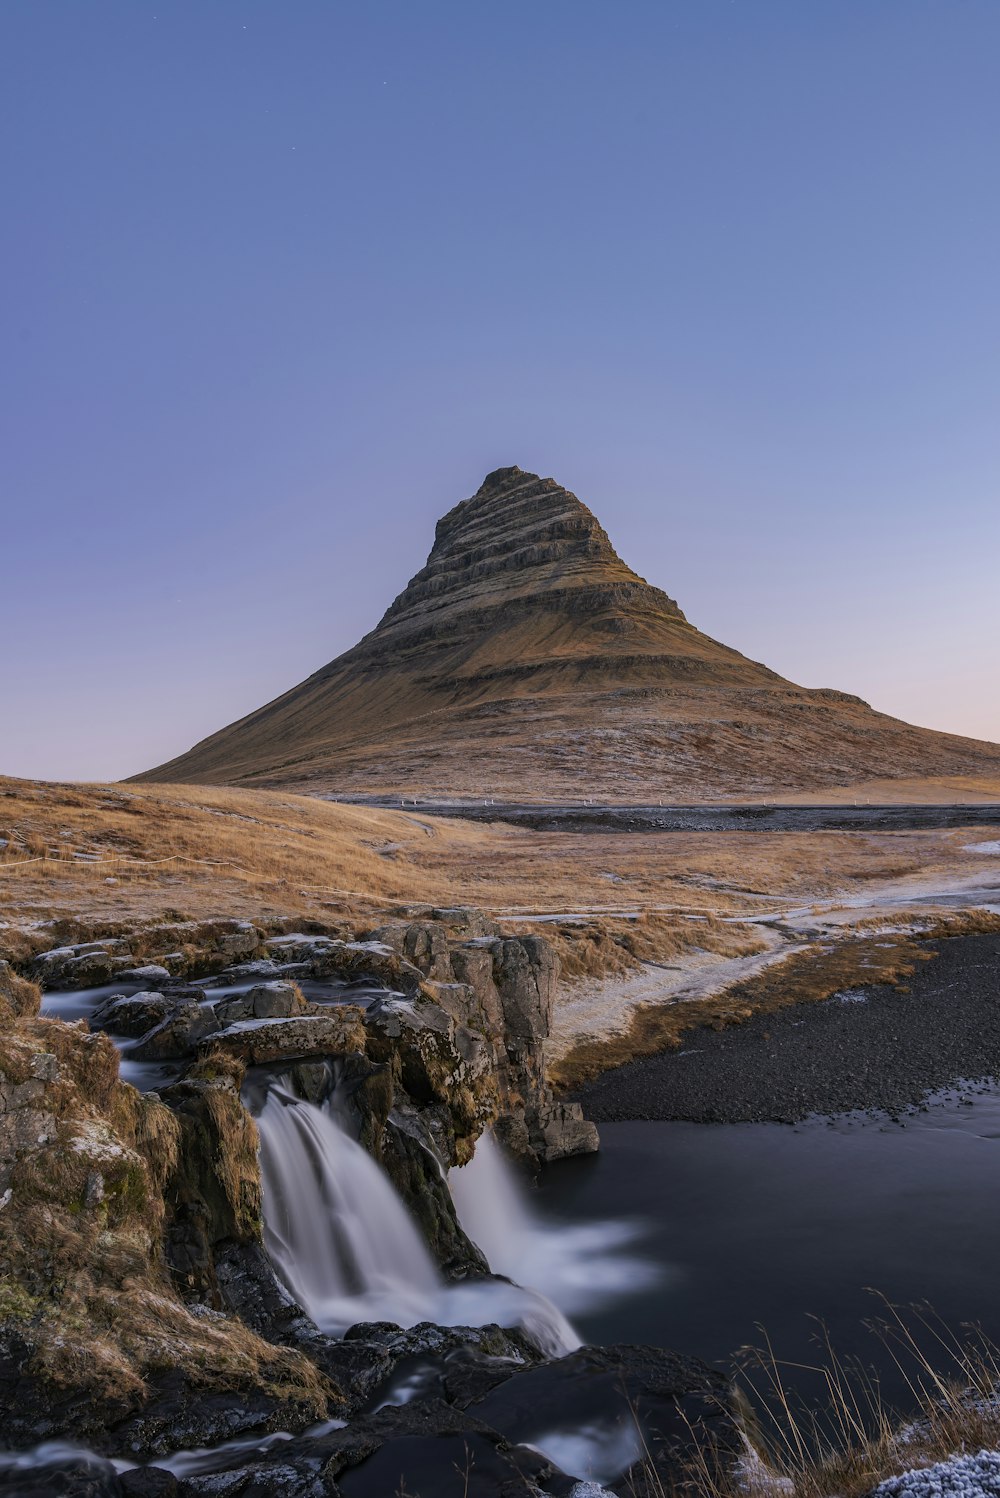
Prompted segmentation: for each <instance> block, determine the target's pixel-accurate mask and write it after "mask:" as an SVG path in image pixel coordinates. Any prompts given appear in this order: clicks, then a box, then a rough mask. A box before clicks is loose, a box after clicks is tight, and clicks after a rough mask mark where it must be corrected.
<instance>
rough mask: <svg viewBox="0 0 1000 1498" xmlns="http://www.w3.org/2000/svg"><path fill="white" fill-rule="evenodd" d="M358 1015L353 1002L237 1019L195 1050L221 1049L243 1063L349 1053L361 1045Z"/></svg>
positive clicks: (258, 1063) (361, 1046)
mask: <svg viewBox="0 0 1000 1498" xmlns="http://www.w3.org/2000/svg"><path fill="white" fill-rule="evenodd" d="M362 1015H363V1011H362V1010H361V1009H359V1008H358V1006H357V1005H356V1004H338V1005H336V1006H334V1007H331V1008H329V1009H325V1010H324V1011H323V1013H322V1014H301V1015H293V1016H292V1017H291V1018H289V1019H245V1020H238V1021H237V1022H236V1023H235V1024H233V1025H229V1026H228V1027H227V1028H226V1029H225V1030H220V1031H219V1032H218V1033H217V1034H213V1035H211V1036H210V1037H208V1038H206V1039H205V1040H203V1041H202V1042H201V1043H200V1045H199V1047H198V1050H199V1054H201V1055H207V1054H208V1053H209V1052H210V1051H213V1050H215V1051H224V1052H226V1053H228V1054H229V1055H231V1056H236V1057H239V1059H240V1060H241V1061H243V1062H244V1063H245V1064H246V1065H247V1066H262V1065H264V1064H265V1063H266V1062H270V1061H293V1060H295V1059H296V1058H298V1057H306V1056H344V1055H349V1054H350V1053H351V1052H353V1051H362V1050H364V1047H365V1031H364V1027H363V1026H362V1023H361V1020H362Z"/></svg>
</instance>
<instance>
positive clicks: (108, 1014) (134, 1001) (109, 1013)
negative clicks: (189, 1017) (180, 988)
mask: <svg viewBox="0 0 1000 1498" xmlns="http://www.w3.org/2000/svg"><path fill="white" fill-rule="evenodd" d="M176 1007H177V999H176V997H174V996H171V997H170V998H167V996H166V995H165V994H162V993H157V992H152V991H150V992H143V993H135V994H132V995H131V996H130V997H126V995H125V994H112V995H111V997H110V998H109V999H106V1000H105V1002H104V1003H103V1004H101V1006H100V1007H99V1008H98V1009H95V1010H94V1013H93V1014H92V1015H91V1018H90V1028H91V1029H92V1030H107V1031H108V1033H109V1034H110V1035H127V1036H140V1035H145V1034H147V1032H148V1031H150V1030H152V1029H154V1028H155V1027H156V1026H157V1025H160V1024H162V1023H163V1021H164V1020H165V1019H166V1018H167V1016H168V1015H169V1014H171V1013H173V1011H174V1010H175V1008H176Z"/></svg>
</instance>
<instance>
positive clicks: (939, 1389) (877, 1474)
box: [633, 1297, 1000, 1498]
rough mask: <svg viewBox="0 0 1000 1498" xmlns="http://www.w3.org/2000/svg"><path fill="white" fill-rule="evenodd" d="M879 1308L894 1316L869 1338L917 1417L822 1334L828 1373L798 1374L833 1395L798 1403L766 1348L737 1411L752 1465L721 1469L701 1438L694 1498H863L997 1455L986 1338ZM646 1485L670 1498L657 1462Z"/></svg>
mask: <svg viewBox="0 0 1000 1498" xmlns="http://www.w3.org/2000/svg"><path fill="white" fill-rule="evenodd" d="M879 1299H880V1300H881V1302H882V1305H883V1308H884V1309H883V1311H882V1312H881V1313H880V1315H879V1316H878V1317H877V1318H876V1319H875V1320H874V1321H873V1322H872V1323H871V1325H870V1330H871V1332H872V1334H873V1336H874V1337H875V1338H876V1339H877V1340H878V1342H879V1343H881V1346H882V1350H883V1354H888V1356H889V1358H890V1359H891V1361H892V1362H893V1364H894V1365H895V1366H896V1368H897V1369H898V1370H899V1372H900V1373H901V1374H902V1377H903V1381H904V1384H905V1386H906V1388H907V1391H908V1399H909V1403H910V1405H911V1413H910V1414H909V1415H908V1416H905V1417H904V1416H903V1415H901V1413H900V1412H899V1411H898V1410H896V1409H894V1408H892V1407H891V1406H890V1405H888V1404H887V1403H886V1401H885V1399H884V1398H883V1395H882V1393H881V1390H880V1387H879V1384H878V1381H877V1379H876V1378H875V1376H874V1375H873V1374H872V1373H871V1372H870V1371H869V1370H868V1369H867V1368H866V1367H864V1366H863V1365H861V1364H860V1363H859V1362H858V1361H857V1360H854V1361H851V1362H846V1361H844V1360H842V1359H841V1358H840V1357H839V1356H838V1354H837V1352H836V1349H835V1348H834V1346H833V1345H832V1343H831V1340H830V1338H829V1336H828V1334H827V1333H826V1330H825V1328H823V1327H822V1326H820V1328H819V1330H818V1332H817V1339H816V1340H817V1343H818V1352H819V1357H818V1361H817V1363H816V1364H815V1365H814V1366H812V1367H811V1368H808V1367H807V1368H805V1369H803V1365H801V1364H798V1365H796V1368H795V1372H796V1373H801V1372H802V1371H807V1372H811V1373H813V1374H815V1375H816V1377H817V1379H818V1381H819V1383H820V1386H821V1388H822V1389H823V1391H824V1394H823V1395H821V1396H820V1397H819V1399H818V1401H816V1402H810V1403H808V1404H807V1403H805V1402H804V1401H803V1400H802V1399H800V1398H796V1397H794V1396H793V1395H792V1394H791V1393H790V1392H789V1388H788V1384H789V1379H788V1369H787V1368H786V1365H785V1364H784V1363H783V1362H782V1361H781V1360H780V1359H779V1358H778V1357H777V1356H776V1354H775V1352H774V1349H773V1347H772V1345H771V1343H770V1341H769V1340H767V1339H765V1342H764V1345H763V1346H761V1347H751V1348H745V1349H744V1351H743V1354H742V1358H741V1368H740V1374H739V1378H738V1386H737V1395H736V1400H735V1405H736V1418H737V1420H738V1422H739V1424H740V1426H741V1428H742V1431H743V1435H744V1440H745V1443H746V1451H745V1454H744V1457H743V1459H742V1460H740V1461H737V1462H736V1463H735V1464H733V1463H732V1462H731V1461H729V1460H726V1461H723V1460H721V1459H720V1457H719V1454H718V1452H717V1451H716V1450H714V1449H713V1448H712V1447H710V1446H709V1445H708V1444H707V1443H706V1442H705V1441H704V1440H703V1438H702V1435H701V1432H700V1431H699V1430H698V1429H696V1428H693V1427H692V1429H691V1437H692V1447H693V1455H692V1457H691V1458H690V1460H689V1463H688V1467H687V1471H686V1474H685V1477H686V1480H685V1481H684V1482H683V1484H682V1489H683V1491H685V1492H687V1493H688V1494H689V1495H691V1494H693V1495H695V1498H781V1495H784V1498H864V1495H865V1494H868V1493H870V1492H871V1491H872V1489H873V1488H875V1487H877V1486H878V1484H879V1483H881V1482H883V1481H885V1480H886V1479H887V1478H890V1477H895V1476H898V1475H899V1474H901V1473H902V1472H906V1471H910V1470H913V1469H919V1468H921V1467H928V1466H932V1465H934V1464H935V1463H937V1462H941V1461H944V1460H947V1459H948V1458H949V1457H951V1456H954V1455H956V1454H965V1453H975V1452H978V1451H981V1450H984V1449H987V1450H988V1449H993V1450H996V1449H998V1446H1000V1351H998V1349H997V1348H996V1347H995V1345H994V1344H993V1343H992V1342H991V1341H990V1340H989V1338H987V1337H986V1336H984V1335H983V1334H982V1332H980V1331H979V1330H978V1329H976V1328H965V1329H963V1330H962V1331H961V1332H959V1333H956V1332H953V1331H952V1330H951V1329H949V1328H948V1327H947V1326H946V1325H945V1324H944V1323H943V1322H942V1321H940V1319H939V1318H938V1317H936V1316H935V1315H934V1314H933V1312H932V1311H931V1310H930V1309H929V1308H928V1307H926V1306H911V1307H906V1308H901V1307H898V1306H894V1305H892V1304H891V1303H890V1302H889V1301H887V1300H886V1299H885V1298H884V1297H879ZM647 1458H648V1452H647ZM643 1480H644V1485H645V1487H646V1494H647V1495H651V1498H666V1495H667V1492H668V1489H667V1486H666V1484H665V1482H664V1479H663V1476H662V1474H660V1473H658V1472H657V1471H656V1468H655V1463H654V1462H653V1461H652V1459H647V1461H646V1462H645V1464H644V1470H643ZM633 1491H634V1489H633ZM677 1491H678V1489H677V1488H676V1487H674V1488H672V1489H671V1490H670V1492H671V1498H673V1494H674V1493H675V1492H677Z"/></svg>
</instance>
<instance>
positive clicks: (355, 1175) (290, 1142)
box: [257, 1078, 580, 1356]
mask: <svg viewBox="0 0 1000 1498" xmlns="http://www.w3.org/2000/svg"><path fill="white" fill-rule="evenodd" d="M257 1127H258V1129H259V1131H260V1160H261V1179H262V1185H263V1196H264V1201H263V1208H264V1246H265V1248H266V1249H267V1252H268V1254H269V1256H270V1258H271V1262H272V1263H273V1265H274V1267H275V1270H276V1271H277V1273H278V1275H279V1276H280V1278H281V1279H282V1281H283V1282H284V1284H285V1285H286V1286H287V1288H288V1290H289V1293H290V1294H291V1295H293V1296H294V1298H295V1299H296V1300H297V1301H298V1303H299V1304H300V1305H301V1306H302V1308H303V1310H305V1311H306V1312H307V1313H308V1315H309V1316H310V1317H311V1318H312V1320H313V1321H315V1323H316V1325H317V1326H318V1327H320V1328H321V1330H323V1331H326V1332H330V1333H332V1334H334V1335H338V1336H339V1335H341V1334H342V1333H343V1332H345V1331H346V1330H347V1329H348V1327H350V1326H354V1325H355V1324H356V1323H357V1322H359V1321H394V1322H396V1323H397V1324H398V1325H400V1326H414V1325H416V1323H417V1322H420V1321H434V1322H437V1323H438V1324H439V1325H441V1326H483V1325H486V1324H487V1323H489V1322H498V1323H499V1324H500V1325H502V1326H521V1327H523V1328H524V1330H525V1331H527V1332H528V1333H529V1334H530V1335H531V1337H532V1338H533V1340H534V1341H535V1342H537V1343H538V1345H539V1346H540V1347H541V1348H542V1350H543V1351H544V1352H546V1353H547V1354H548V1355H550V1356H553V1355H554V1356H559V1355H561V1354H563V1353H565V1352H569V1351H571V1350H572V1349H573V1348H575V1347H579V1345H580V1339H579V1337H577V1335H576V1333H575V1332H574V1331H573V1328H572V1327H571V1326H570V1324H569V1322H568V1321H567V1320H566V1318H565V1316H564V1315H563V1314H562V1312H561V1311H559V1310H557V1309H556V1307H555V1306H554V1305H553V1304H552V1303H551V1302H550V1301H549V1300H547V1299H546V1297H545V1296H544V1295H542V1294H540V1293H539V1292H538V1291H537V1290H535V1289H522V1288H521V1287H520V1286H519V1285H511V1284H506V1283H504V1282H503V1281H500V1280H486V1281H467V1282H465V1283H461V1284H449V1283H448V1282H447V1281H446V1280H445V1279H444V1276H443V1275H442V1274H441V1272H440V1270H439V1269H438V1267H437V1265H436V1264H435V1262H434V1260H433V1259H432V1258H431V1255H430V1251H429V1250H428V1248H427V1245H426V1243H425V1242H424V1239H423V1237H422V1236H421V1234H420V1231H419V1229H418V1228H417V1225H416V1223H415V1222H414V1220H413V1218H412V1217H411V1216H410V1213H409V1211H408V1210H407V1208H406V1206H405V1204H404V1202H403V1200H402V1198H401V1197H400V1196H399V1195H398V1194H397V1193H396V1191H395V1188H394V1187H393V1185H392V1183H391V1182H390V1181H389V1179H388V1177H387V1176H386V1175H385V1174H384V1173H383V1171H382V1170H381V1169H380V1168H379V1166H378V1165H377V1164H376V1162H375V1161H374V1160H373V1159H372V1157H371V1156H370V1155H369V1154H368V1153H367V1151H366V1150H364V1149H363V1148H362V1147H361V1145H360V1144H358V1143H357V1142H356V1141H355V1140H354V1139H352V1138H351V1136H350V1135H349V1134H348V1133H347V1132H346V1131H345V1129H344V1128H343V1126H342V1124H341V1122H340V1121H339V1120H338V1118H337V1115H336V1112H335V1110H334V1109H333V1108H332V1107H331V1105H330V1104H329V1103H327V1104H326V1105H325V1106H323V1107H317V1106H316V1105H314V1104H312V1103H307V1102H303V1101H302V1100H301V1099H300V1098H298V1097H296V1096H295V1094H294V1092H293V1091H292V1088H291V1084H290V1082H289V1080H288V1079H287V1078H279V1079H277V1080H276V1081H274V1082H272V1083H271V1085H270V1086H269V1088H268V1090H267V1093H266V1096H265V1099H264V1104H263V1107H262V1108H261V1110H260V1112H259V1114H258V1116H257Z"/></svg>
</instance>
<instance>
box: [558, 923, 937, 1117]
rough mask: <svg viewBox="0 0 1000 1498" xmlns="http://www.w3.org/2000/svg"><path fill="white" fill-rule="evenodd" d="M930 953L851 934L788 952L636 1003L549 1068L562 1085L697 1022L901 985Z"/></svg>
mask: <svg viewBox="0 0 1000 1498" xmlns="http://www.w3.org/2000/svg"><path fill="white" fill-rule="evenodd" d="M934 955H935V954H934V953H933V952H932V951H930V950H929V949H928V948H926V947H923V946H919V945H918V944H917V942H916V941H915V940H913V939H912V938H910V937H908V936H900V935H896V936H893V937H892V938H891V939H888V938H885V937H883V938H882V939H876V937H874V936H870V937H853V936H849V937H847V938H846V939H844V940H842V941H840V942H838V943H836V944H830V945H826V946H813V947H809V948H807V949H806V950H803V951H798V952H792V953H790V954H789V956H787V957H785V958H784V959H783V960H782V961H780V962H776V963H774V964H772V965H771V966H770V967H768V968H766V969H765V970H764V971H763V972H760V973H758V974H756V975H755V976H754V977H752V978H749V979H746V980H744V981H743V982H740V983H736V984H734V985H733V986H732V987H730V988H726V989H723V990H722V991H721V992H719V993H715V994H712V995H710V996H709V997H707V998H702V999H699V1000H698V1001H697V1002H694V1003H691V1002H685V1001H683V1000H681V1001H677V1002H664V1003H657V1004H641V1005H639V1006H638V1007H637V1008H636V1010H635V1011H634V1012H633V1014H632V1017H631V1020H630V1022H629V1025H628V1027H627V1028H626V1029H625V1030H623V1031H621V1032H620V1033H618V1034H614V1035H609V1036H601V1037H600V1038H599V1039H595V1040H581V1041H578V1042H577V1044H576V1045H574V1046H573V1047H572V1048H571V1049H570V1050H569V1051H568V1052H567V1053H566V1055H565V1056H563V1057H562V1058H561V1059H560V1060H558V1061H556V1062H555V1063H554V1065H553V1067H552V1077H553V1080H554V1081H555V1082H556V1083H557V1084H558V1085H559V1086H560V1087H563V1088H567V1089H569V1088H574V1087H580V1086H582V1085H583V1084H584V1083H585V1082H589V1081H592V1080H593V1078H594V1077H596V1076H598V1075H599V1074H600V1073H601V1072H603V1071H607V1070H609V1069H610V1068H611V1067H614V1066H622V1065H623V1064H624V1063H625V1062H627V1061H635V1060H638V1059H639V1058H640V1057H643V1056H653V1055H656V1054H657V1053H658V1052H660V1051H665V1050H675V1049H676V1048H677V1047H678V1046H679V1045H680V1044H681V1041H682V1038H683V1037H684V1035H685V1033H686V1032H687V1031H689V1030H691V1029H694V1028H696V1027H697V1026H700V1025H708V1026H709V1027H710V1028H711V1029H713V1030H724V1029H726V1028H727V1027H728V1026H730V1025H738V1024H741V1023H742V1022H743V1021H744V1020H747V1019H750V1018H751V1017H752V1016H753V1015H756V1014H772V1013H774V1012H775V1011H776V1010H778V1009H786V1008H788V1007H789V1006H790V1005H792V1004H802V1003H817V1002H820V1001H821V1000H823V999H828V998H830V997H831V996H832V995H833V994H835V993H839V992H841V991H842V990H844V989H849V988H860V987H862V986H865V985H867V984H871V983H892V984H894V985H895V986H896V987H899V986H901V984H902V981H903V980H904V979H905V978H908V977H911V976H912V975H913V973H914V971H915V969H916V964H917V963H918V962H925V961H927V960H928V959H930V958H931V957H933V956H934Z"/></svg>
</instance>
